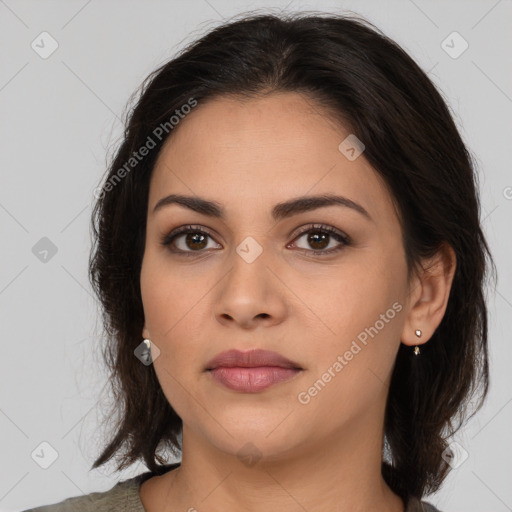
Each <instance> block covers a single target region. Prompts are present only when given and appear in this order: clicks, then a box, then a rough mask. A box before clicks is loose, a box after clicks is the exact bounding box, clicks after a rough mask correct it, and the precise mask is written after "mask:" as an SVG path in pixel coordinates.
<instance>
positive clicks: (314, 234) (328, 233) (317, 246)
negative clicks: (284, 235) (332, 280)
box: [294, 225, 350, 254]
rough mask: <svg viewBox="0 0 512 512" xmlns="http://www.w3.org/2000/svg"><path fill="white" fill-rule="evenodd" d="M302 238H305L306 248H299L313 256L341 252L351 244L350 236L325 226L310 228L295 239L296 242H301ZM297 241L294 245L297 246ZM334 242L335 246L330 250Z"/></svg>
mask: <svg viewBox="0 0 512 512" xmlns="http://www.w3.org/2000/svg"><path fill="white" fill-rule="evenodd" d="M301 238H305V245H306V247H299V248H300V249H302V250H305V251H308V252H312V253H313V254H331V253H334V252H337V251H340V250H341V249H342V248H343V247H344V246H346V245H349V244H350V239H349V237H348V236H346V235H344V234H343V233H341V232H339V231H338V230H336V229H334V228H332V227H331V226H324V225H319V226H310V227H309V228H308V229H306V230H305V231H302V232H301V233H300V234H299V236H297V237H296V238H295V241H296V240H300V239H301ZM295 241H294V245H296V242H295ZM332 242H335V243H334V246H333V247H330V248H329V245H332ZM336 243H337V245H336ZM311 249H312V250H311Z"/></svg>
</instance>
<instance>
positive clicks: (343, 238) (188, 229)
mask: <svg viewBox="0 0 512 512" xmlns="http://www.w3.org/2000/svg"><path fill="white" fill-rule="evenodd" d="M310 232H313V233H321V234H327V235H330V236H331V237H333V238H334V239H335V240H336V241H338V242H341V245H339V246H338V247H336V248H334V249H328V250H325V249H324V250H315V249H311V250H309V249H299V250H300V251H305V252H307V253H308V254H312V255H314V256H324V255H329V254H333V253H337V252H339V251H341V249H343V247H345V246H349V245H351V243H352V241H351V239H350V237H348V236H347V235H345V234H343V233H341V232H340V231H338V230H337V229H334V228H333V227H331V226H328V225H326V224H313V225H310V226H307V227H306V228H305V229H304V230H302V231H301V232H300V233H298V234H297V235H296V236H295V238H294V239H293V240H297V239H298V238H300V237H301V236H302V235H304V234H307V233H310ZM198 233H200V234H202V235H205V236H209V237H210V238H212V236H211V235H210V233H208V231H206V230H204V229H202V228H200V227H197V226H193V225H187V226H182V227H181V228H177V229H175V230H173V231H171V232H170V233H169V234H168V235H165V236H164V237H163V239H162V241H161V244H162V245H163V246H165V247H169V246H170V245H171V244H172V243H173V242H174V241H175V240H176V238H178V237H179V236H181V235H187V234H198ZM169 250H170V251H171V252H172V253H174V254H177V255H179V256H196V255H198V254H200V253H201V252H204V250H198V251H183V250H181V249H178V250H172V249H169Z"/></svg>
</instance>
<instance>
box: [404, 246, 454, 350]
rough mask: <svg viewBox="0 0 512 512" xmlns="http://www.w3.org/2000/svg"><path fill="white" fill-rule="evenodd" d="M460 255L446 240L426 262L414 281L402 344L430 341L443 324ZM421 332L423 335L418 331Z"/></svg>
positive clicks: (419, 343) (418, 343) (412, 344)
mask: <svg viewBox="0 0 512 512" xmlns="http://www.w3.org/2000/svg"><path fill="white" fill-rule="evenodd" d="M456 264H457V258H456V256H455V252H454V250H453V248H452V247H451V246H450V245H449V244H447V243H444V244H443V245H442V246H441V248H440V249H439V251H438V252H437V253H436V254H435V256H433V257H432V258H430V259H428V260H427V261H424V262H422V267H423V268H422V269H421V270H420V271H419V274H418V275H417V276H415V278H414V280H413V282H412V283H411V287H410V290H412V291H411V292H410V293H411V296H410V302H409V308H410V309H409V313H408V315H407V319H406V321H405V324H404V328H403V331H402V337H401V340H402V343H404V344H405V345H410V346H414V345H421V344H423V343H426V342H427V341H428V340H429V339H430V338H431V337H432V335H433V334H434V332H435V330H436V329H437V327H438V326H439V324H440V323H441V320H442V319H443V316H444V313H445V311H446V307H447V305H448V298H449V296H450V290H451V286H452V282H453V276H454V275H455V268H456ZM416 330H420V331H421V337H418V336H416V334H415V331H416Z"/></svg>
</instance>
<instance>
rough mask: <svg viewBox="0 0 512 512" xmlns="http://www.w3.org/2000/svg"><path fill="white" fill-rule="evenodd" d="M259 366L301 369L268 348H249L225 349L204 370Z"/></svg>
mask: <svg viewBox="0 0 512 512" xmlns="http://www.w3.org/2000/svg"><path fill="white" fill-rule="evenodd" d="M219 367H223V368H235V367H238V368H259V367H280V368H293V369H298V370H302V368H301V367H300V365H299V364H297V363H295V362H293V361H290V360H289V359H287V358H286V357H284V356H282V355H281V354H278V353H277V352H272V351H270V350H261V349H255V350H249V351H246V352H242V351H240V350H235V349H232V350H227V351H226V352H221V353H220V354H217V355H216V356H215V357H214V358H213V359H212V360H211V361H209V362H208V364H207V365H206V370H207V371H209V370H214V369H215V368H219Z"/></svg>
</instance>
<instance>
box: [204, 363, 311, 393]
mask: <svg viewBox="0 0 512 512" xmlns="http://www.w3.org/2000/svg"><path fill="white" fill-rule="evenodd" d="M300 371H301V370H298V369H295V368H281V367H279V366H258V367H255V368H242V367H240V366H236V367H233V368H228V367H222V366H219V367H218V368H215V369H213V370H209V372H210V373H211V374H212V377H213V378H214V379H215V380H216V381H217V382H220V383H221V384H223V385H224V386H226V387H227V388H229V389H233V390H235V391H243V392H245V393H256V392H257V391H262V390H264V389H267V388H269V387H270V386H273V385H274V384H278V383H279V382H284V381H286V380H289V379H291V378H292V377H294V376H295V375H297V373H299V372H300Z"/></svg>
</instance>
